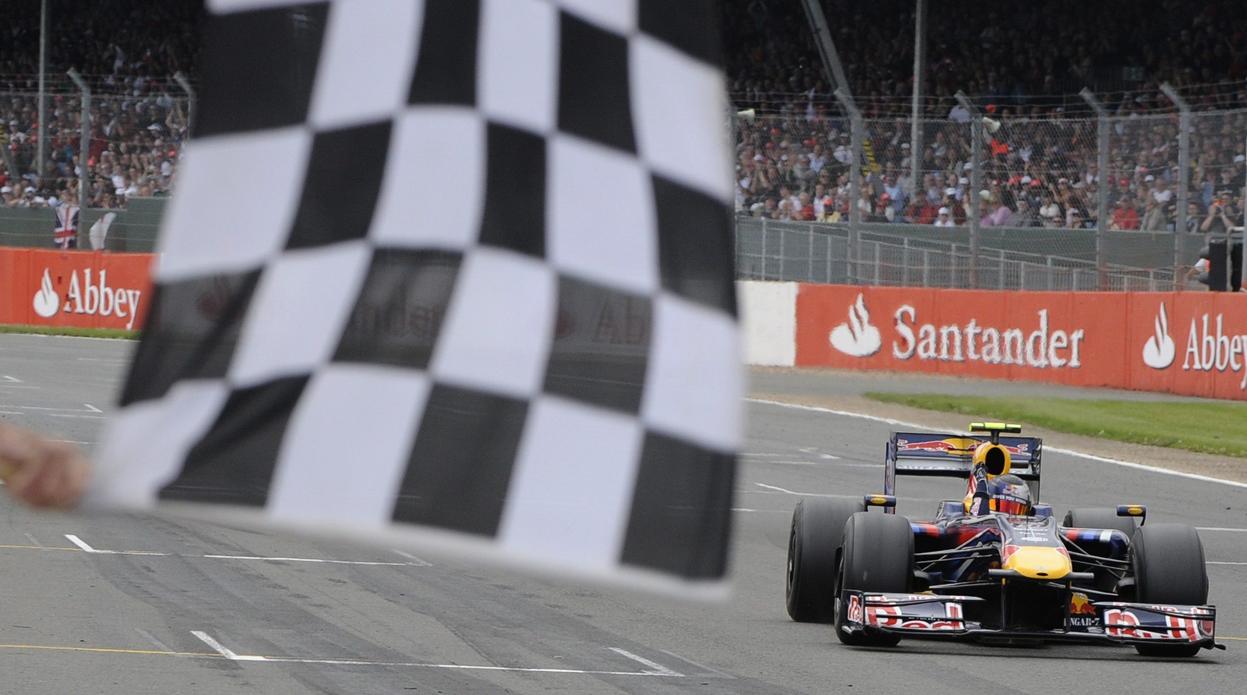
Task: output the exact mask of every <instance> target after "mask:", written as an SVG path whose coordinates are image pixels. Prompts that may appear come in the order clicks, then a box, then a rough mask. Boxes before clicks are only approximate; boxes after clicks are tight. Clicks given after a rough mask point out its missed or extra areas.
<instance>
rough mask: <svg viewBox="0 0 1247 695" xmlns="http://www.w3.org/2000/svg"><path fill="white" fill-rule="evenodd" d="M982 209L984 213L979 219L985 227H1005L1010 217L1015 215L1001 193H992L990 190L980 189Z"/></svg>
mask: <svg viewBox="0 0 1247 695" xmlns="http://www.w3.org/2000/svg"><path fill="white" fill-rule="evenodd" d="M979 200H980V203H979V205H980V209H981V211H982V212H983V213H984V214H983V217H982V218H981V219H980V220H979V224H980V225H981V226H984V227H1003V226H1004V225H1005V223H1006V222H1008V221H1009V218H1010V217H1011V216H1012V215H1013V211H1012V210H1010V209H1009V208H1008V207H1007V206H1006V205H1005V204H1004V203H1003V202H1001V200H1000V195H999V194H997V193H992V192H991V191H989V190H986V189H984V190H981V191H979Z"/></svg>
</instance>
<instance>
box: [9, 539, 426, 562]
mask: <svg viewBox="0 0 1247 695" xmlns="http://www.w3.org/2000/svg"><path fill="white" fill-rule="evenodd" d="M64 535H65V538H66V539H67V540H68V541H69V542H70V543H73V544H74V546H73V547H69V546H49V545H43V544H40V543H38V541H36V542H35V545H14V544H0V550H38V551H45V552H56V551H69V552H80V553H87V554H88V555H140V556H144V557H178V558H187V559H204V560H242V561H246V560H252V561H257V562H307V563H315V564H325V565H356V566H364V567H432V566H433V564H432V563H431V562H428V561H425V560H422V559H420V558H418V557H416V556H414V555H411V556H408V555H407V554H406V553H402V552H400V551H395V552H397V553H399V554H400V555H403V556H404V557H408V561H407V562H390V561H386V560H334V559H330V558H320V557H278V556H267V555H227V554H223V553H164V552H158V551H152V550H101V549H99V548H95V547H93V546H92V545H90V544H89V543H87V542H86V541H84V540H82V539H81V538H79V537H78V536H76V535H74V534H72V533H66V534H64Z"/></svg>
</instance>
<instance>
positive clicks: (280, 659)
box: [191, 630, 684, 678]
mask: <svg viewBox="0 0 1247 695" xmlns="http://www.w3.org/2000/svg"><path fill="white" fill-rule="evenodd" d="M191 634H192V635H194V636H195V637H196V638H198V639H199V641H201V642H203V643H204V644H206V645H208V647H210V648H211V649H212V650H213V651H214V652H216V653H217V654H220V655H221V656H222V657H224V658H226V659H229V660H230V661H250V662H256V663H265V664H316V665H322V666H378V667H382V668H404V667H405V668H430V669H431V668H437V669H448V670H454V671H506V672H511V673H555V674H571V675H588V676H658V677H662V678H684V675H683V674H681V673H678V672H676V671H672V670H671V669H669V668H667V667H666V666H662V665H661V664H656V663H654V662H653V661H650V660H649V659H645V658H643V657H640V656H637V655H636V654H633V653H631V652H627V651H624V650H622V649H619V648H617V647H611V648H610V649H611V650H612V651H614V652H617V653H619V654H622V655H623V656H626V657H628V658H629V659H633V660H634V661H636V662H638V663H640V664H644V665H645V666H648V667H650V669H651V670H648V671H594V670H589V669H578V668H533V667H525V666H493V665H486V664H479V665H478V664H433V663H423V662H418V661H369V660H367V659H303V658H298V657H285V656H259V655H256V654H239V653H237V652H235V651H234V650H232V649H230V648H229V647H226V646H225V645H223V644H221V643H220V642H218V641H217V640H216V639H215V638H213V637H212V635H209V634H208V633H206V632H204V631H203V630H191Z"/></svg>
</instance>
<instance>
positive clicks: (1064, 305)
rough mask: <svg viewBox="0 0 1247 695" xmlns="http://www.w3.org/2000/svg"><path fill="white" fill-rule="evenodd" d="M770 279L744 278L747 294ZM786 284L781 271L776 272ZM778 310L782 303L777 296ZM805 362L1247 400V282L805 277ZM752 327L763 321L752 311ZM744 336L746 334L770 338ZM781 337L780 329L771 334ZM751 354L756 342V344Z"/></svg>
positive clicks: (800, 323)
mask: <svg viewBox="0 0 1247 695" xmlns="http://www.w3.org/2000/svg"><path fill="white" fill-rule="evenodd" d="M765 284H767V283H741V285H742V287H741V292H742V295H743V296H744V301H742V306H744V307H745V310H746V311H748V310H749V309H750V308H751V306H753V304H752V303H751V301H750V300H748V299H747V297H748V295H750V294H757V293H759V292H765V290H763V289H762V288H760V287H750V286H751V285H759V286H760V285H765ZM772 284H783V283H772ZM767 310H768V311H771V312H779V313H781V314H782V313H783V312H785V311H786V309H785V308H783V307H776V306H774V305H773V304H772V305H771V306H769V307H768V308H767ZM793 311H794V315H795V317H796V319H795V327H794V331H793V336H792V339H793V347H794V359H793V364H794V365H795V366H798V367H839V368H849V369H866V370H886V371H896V372H923V373H932V374H948V375H960V376H971V377H986V378H999V379H1019V380H1028V381H1044V382H1051V383H1058V384H1069V385H1076V386H1099V387H1112V388H1123V389H1137V390H1145V391H1160V392H1167V393H1174V394H1183V395H1191V396H1205V397H1213V398H1227V399H1236V400H1247V293H1238V294H1222V293H1196V292H1008V291H1005V292H1000V291H989V290H980V291H976V290H951V289H923V288H906V287H862V286H853V285H812V284H799V285H797V291H796V296H795V306H794V308H793ZM745 325H746V327H747V330H751V329H752V327H753V326H757V325H762V324H761V322H759V321H758V320H756V319H751V318H749V317H746V321H745ZM760 339H761V338H760V337H758V336H753V335H748V334H747V336H746V345H749V344H750V343H751V342H752V341H756V340H760ZM767 339H768V340H770V341H771V342H772V343H773V342H774V340H775V337H774V335H773V332H772V335H769V336H768V337H767ZM751 354H752V353H751Z"/></svg>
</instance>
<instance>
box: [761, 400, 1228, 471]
mask: <svg viewBox="0 0 1247 695" xmlns="http://www.w3.org/2000/svg"><path fill="white" fill-rule="evenodd" d="M745 400H747V401H748V402H750V403H759V404H762V405H773V406H778V407H780V408H791V409H794V410H807V411H811V412H815V413H827V414H829V415H839V416H841V417H855V418H861V419H863V420H873V421H875V422H882V423H886V424H889V425H899V426H901V427H915V428H918V429H922V430H930V429H932V428H931V427H928V426H927V425H921V424H918V423H916V422H906V421H905V420H897V419H895V418H890V417H880V416H878V415H867V414H866V413H855V412H853V411H851V410H836V409H835V408H822V407H819V406H815V405H800V404H797V403H785V402H783V401H772V400H768V399H765V398H746V399H745ZM1044 450H1046V451H1053V452H1056V453H1058V454H1065V455H1066V456H1077V457H1079V458H1084V459H1088V460H1091V461H1099V462H1100V463H1111V464H1113V465H1115V466H1123V467H1125V468H1136V469H1138V470H1143V471H1147V472H1149V473H1160V474H1161V475H1173V476H1177V477H1179V478H1188V479H1190V480H1199V481H1201V482H1205V483H1217V484H1219V485H1230V486H1232V487H1240V488H1247V483H1240V482H1238V481H1237V480H1226V479H1224V478H1213V477H1212V476H1208V475H1200V474H1198V473H1187V472H1185V471H1174V470H1170V469H1168V468H1161V467H1159V466H1149V465H1146V464H1143V463H1135V462H1134V461H1123V460H1121V459H1114V458H1108V457H1106V456H1097V455H1095V454H1088V453H1086V452H1082V451H1076V450H1074V449H1066V448H1063V447H1057V446H1050V445H1048V444H1045V445H1044Z"/></svg>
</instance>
